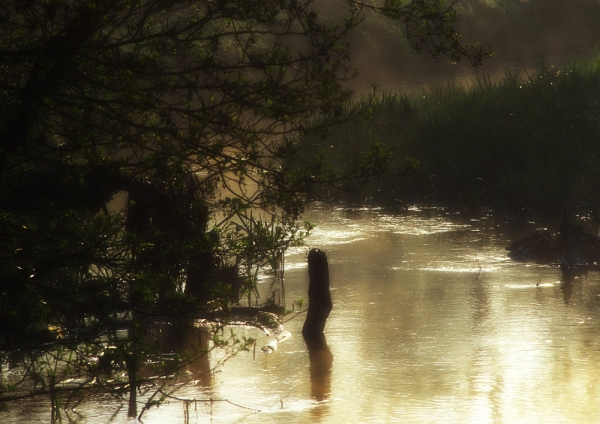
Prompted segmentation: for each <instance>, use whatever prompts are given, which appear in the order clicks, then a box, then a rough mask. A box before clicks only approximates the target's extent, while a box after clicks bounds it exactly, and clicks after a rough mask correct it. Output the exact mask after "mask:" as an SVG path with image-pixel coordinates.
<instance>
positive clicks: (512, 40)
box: [322, 0, 600, 92]
mask: <svg viewBox="0 0 600 424" xmlns="http://www.w3.org/2000/svg"><path fill="white" fill-rule="evenodd" d="M336 3H337V2H336V1H335V0H333V1H330V2H327V3H325V4H324V6H322V7H323V10H322V11H323V12H324V13H326V14H332V13H333V14H335V13H336V9H337V8H338V7H340V6H339V4H336ZM457 4H458V8H457V10H458V11H459V16H460V22H459V24H458V27H459V29H460V31H461V33H462V34H463V42H464V43H467V44H468V43H475V42H479V43H481V44H483V45H485V46H491V47H492V51H493V52H494V57H493V58H490V59H488V60H486V61H485V62H484V65H483V67H482V68H481V69H480V70H479V71H478V72H485V73H486V74H488V75H491V76H495V75H498V74H503V73H504V72H505V70H506V69H507V68H511V67H519V68H534V67H535V66H536V65H541V64H542V63H543V64H545V65H557V66H562V65H563V64H565V62H568V61H570V60H573V59H585V58H589V57H592V56H595V55H596V54H597V53H598V40H600V1H598V0H502V1H497V2H496V1H490V0H460V1H458V2H457ZM338 13H339V9H338ZM402 34H403V27H402V24H401V23H398V22H393V21H391V20H389V19H387V18H385V17H381V16H377V15H375V14H369V15H368V16H367V18H366V20H365V22H363V24H362V25H359V27H358V28H357V29H356V30H355V31H354V32H353V34H352V35H351V37H350V40H351V49H352V61H353V63H354V64H357V65H358V70H359V76H358V77H357V78H356V79H354V80H352V81H351V82H350V83H348V87H349V88H351V89H353V90H355V91H357V92H364V91H366V90H369V88H370V85H371V84H372V83H374V82H376V83H377V84H379V85H380V86H381V87H382V88H399V87H401V86H406V85H413V84H421V83H424V82H428V81H431V80H434V79H448V78H470V77H473V76H475V72H476V71H475V70H473V69H472V68H471V67H470V65H469V63H468V61H466V60H463V61H461V62H459V63H451V62H450V61H449V60H448V59H447V58H445V57H441V58H440V60H439V62H436V61H435V60H434V59H432V58H431V57H430V56H429V55H428V54H427V53H426V52H422V53H420V54H419V53H415V51H414V50H412V49H411V48H410V46H409V45H408V42H407V41H406V40H405V39H404V38H403V36H402Z"/></svg>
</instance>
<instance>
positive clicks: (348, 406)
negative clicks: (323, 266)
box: [0, 209, 600, 423]
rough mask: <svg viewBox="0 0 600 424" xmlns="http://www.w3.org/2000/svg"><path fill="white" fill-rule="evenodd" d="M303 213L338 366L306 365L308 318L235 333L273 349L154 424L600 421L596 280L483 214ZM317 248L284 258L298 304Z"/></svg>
mask: <svg viewBox="0 0 600 424" xmlns="http://www.w3.org/2000/svg"><path fill="white" fill-rule="evenodd" d="M307 218H309V219H310V220H311V221H312V222H314V223H315V224H316V225H317V227H316V229H315V230H314V234H313V236H311V237H310V238H309V244H310V247H318V248H321V249H323V250H325V251H326V253H327V255H328V257H329V263H330V273H331V285H332V289H331V290H332V291H331V293H332V298H333V303H334V309H333V311H332V313H331V315H330V318H329V320H328V322H327V326H326V338H327V343H328V348H329V351H330V353H331V356H332V357H333V361H330V359H331V356H327V355H325V357H321V358H312V363H311V359H310V358H309V355H308V351H307V348H306V344H305V343H304V340H303V338H302V336H301V333H300V332H301V328H302V324H303V321H304V315H302V314H301V315H298V316H297V317H295V318H292V319H291V320H290V321H288V322H286V323H285V330H286V331H287V332H288V333H289V334H288V333H285V336H287V338H286V337H282V338H283V339H285V340H283V341H280V342H279V343H277V344H275V343H273V338H274V336H271V337H266V336H265V335H261V334H260V333H258V332H257V331H256V330H252V329H246V328H236V329H235V331H236V332H238V333H239V335H241V336H243V335H250V336H253V337H258V345H257V346H258V347H261V346H265V345H267V344H268V343H271V346H272V347H275V348H276V350H274V351H273V352H272V353H269V354H266V353H263V352H262V351H261V350H260V349H258V348H257V351H256V352H252V351H250V352H242V353H240V354H238V355H237V356H235V357H234V358H233V359H230V360H229V361H227V362H225V363H224V364H223V365H222V366H219V367H218V369H217V372H215V373H214V374H212V375H210V376H208V377H205V378H203V379H201V380H192V381H191V382H190V383H188V384H185V385H183V386H181V388H180V390H179V391H178V392H177V393H176V396H178V397H179V398H185V399H195V400H197V402H191V403H190V402H188V403H183V402H178V401H176V400H172V401H169V402H168V403H167V404H165V405H163V406H161V407H160V408H156V409H152V410H150V411H149V412H148V413H147V414H146V415H145V417H144V419H143V422H144V423H183V422H189V423H233V422H243V423H265V422H274V423H307V422H321V423H342V422H343V423H370V422H373V423H393V422H402V423H526V422H527V423H541V422H543V423H595V422H598V419H599V418H598V417H600V366H598V364H597V361H598V359H599V358H600V278H599V275H598V273H589V274H588V275H586V276H582V277H581V278H578V279H576V280H575V281H574V282H573V283H572V284H570V285H564V284H561V274H560V271H558V270H555V269H552V268H550V267H543V266H528V265H524V264H518V263H514V262H511V261H508V260H507V258H506V251H505V250H504V247H505V246H506V245H507V244H508V242H509V239H510V237H509V236H508V235H506V234H505V232H504V229H503V227H502V226H498V225H497V224H495V223H494V222H493V221H492V220H491V219H486V217H483V218H482V219H478V220H465V219H462V218H461V217H460V216H454V215H451V214H448V213H446V212H444V211H433V212H428V213H425V212H421V211H416V210H413V211H408V212H406V213H402V214H396V215H389V214H386V213H384V212H382V211H378V210H367V209H364V210H352V209H335V210H326V209H316V210H313V211H312V212H311V214H310V216H308V217H307ZM306 253H307V249H301V250H297V251H295V252H289V253H288V256H287V257H286V274H285V284H286V289H287V300H288V306H290V303H291V301H292V300H295V299H298V298H301V297H302V298H305V299H306V297H307V295H306V290H307V287H308V277H307V269H306ZM304 308H306V305H305V306H304ZM224 355H225V352H223V351H220V352H218V353H216V354H214V355H213V356H212V357H211V359H210V361H211V366H215V365H217V363H218V361H219V360H220V359H221V358H223V357H224ZM328 358H329V359H328ZM205 366H206V364H202V365H201V366H200V365H199V367H205ZM192 371H193V370H192ZM207 399H213V401H212V402H206V400H207ZM117 407H118V404H115V403H114V402H108V401H104V402H102V401H101V399H98V402H85V403H84V404H82V405H80V407H79V411H78V413H79V414H81V416H80V417H79V420H80V421H79V422H90V423H95V422H119V423H120V422H126V418H125V417H124V415H125V414H126V408H123V409H122V410H121V411H120V412H119V413H117V414H116V415H115V416H113V415H112V414H114V413H115V411H116V408H117ZM11 415H12V418H15V416H14V413H13V414H11ZM33 415H35V414H30V415H27V414H25V415H22V416H21V417H28V416H31V418H32V422H35V421H34V420H33V418H34V417H33ZM47 416H49V415H47ZM38 417H39V415H38ZM0 418H1V417H0ZM72 418H77V417H76V416H73V415H72ZM13 422H19V421H13ZM21 422H28V421H27V420H25V421H21Z"/></svg>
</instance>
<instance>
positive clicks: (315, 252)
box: [302, 249, 333, 341]
mask: <svg viewBox="0 0 600 424" xmlns="http://www.w3.org/2000/svg"><path fill="white" fill-rule="evenodd" d="M308 278H309V286H308V312H307V315H306V321H305V322H304V327H302V335H303V336H304V339H305V340H307V341H308V339H311V340H315V339H321V338H322V336H323V330H324V329H325V322H326V321H327V318H328V317H329V313H330V312H331V309H333V304H332V303H331V294H330V293H329V265H328V264H327V256H326V255H325V252H323V251H322V250H319V249H312V250H311V251H310V252H309V254H308Z"/></svg>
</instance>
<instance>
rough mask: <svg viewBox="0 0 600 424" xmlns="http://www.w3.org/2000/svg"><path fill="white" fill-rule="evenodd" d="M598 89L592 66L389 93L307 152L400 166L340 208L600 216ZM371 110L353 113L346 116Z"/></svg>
mask: <svg viewBox="0 0 600 424" xmlns="http://www.w3.org/2000/svg"><path fill="white" fill-rule="evenodd" d="M599 81H600V67H599V63H598V62H596V61H592V62H585V63H584V62H576V63H572V64H571V65H565V66H564V67H554V66H547V67H540V68H539V69H538V70H536V71H531V72H529V71H524V70H519V69H513V70H509V71H507V72H506V74H505V75H504V76H503V77H502V78H500V79H498V80H491V79H490V78H487V77H484V76H482V77H479V78H477V79H473V80H471V81H469V82H468V83H460V82H446V83H444V82H439V83H438V82H435V83H431V84H429V85H427V86H424V87H422V88H415V89H406V90H402V91H395V92H390V91H385V92H383V93H381V94H379V95H378V96H377V98H376V101H375V103H374V104H373V106H372V115H371V116H370V117H368V118H366V119H364V120H359V121H354V122H348V123H345V124H341V125H338V126H336V127H335V128H332V129H330V131H329V134H328V138H327V139H326V140H325V142H321V141H320V140H319V139H318V137H313V138H310V139H305V140H304V142H305V143H307V144H309V145H314V144H319V145H323V146H326V147H325V148H324V151H328V152H331V153H332V155H331V157H332V158H333V159H335V160H338V161H339V163H340V164H347V163H352V161H354V162H356V161H359V160H360V159H359V156H358V152H360V151H363V150H364V146H365V145H371V144H376V143H379V146H380V149H382V150H383V151H385V152H387V154H388V155H389V156H390V157H391V158H393V159H392V160H391V161H390V162H388V166H389V168H388V171H389V174H388V175H385V176H382V177H381V178H380V179H377V180H373V181H371V182H369V183H368V184H367V186H364V187H361V188H359V187H355V188H356V190H355V195H351V196H348V195H343V196H342V197H337V198H338V199H340V198H343V199H346V200H348V201H352V202H367V203H371V204H379V205H387V206H395V207H402V206H403V205H409V204H411V203H421V204H432V205H434V204H437V205H440V204H443V205H450V206H453V207H456V208H460V209H471V210H479V209H480V208H486V209H488V208H491V209H492V210H495V211H496V212H499V213H509V214H512V215H515V216H518V217H521V218H528V219H532V218H540V217H549V216H558V215H560V212H561V210H562V209H564V208H567V209H570V210H571V211H576V210H580V211H584V210H586V211H597V210H598V207H599V206H600V204H599V202H600V166H599V165H600V159H599V155H600V144H598V131H599V129H600V127H599V125H600V121H599V120H600V103H599V102H598V96H599V94H600V82H599ZM364 101H365V100H364V99H358V100H356V101H355V102H350V103H348V104H347V111H348V113H349V114H352V113H354V109H355V108H358V109H361V108H362V106H363V102H364ZM333 197H334V198H336V197H335V195H334V196H333Z"/></svg>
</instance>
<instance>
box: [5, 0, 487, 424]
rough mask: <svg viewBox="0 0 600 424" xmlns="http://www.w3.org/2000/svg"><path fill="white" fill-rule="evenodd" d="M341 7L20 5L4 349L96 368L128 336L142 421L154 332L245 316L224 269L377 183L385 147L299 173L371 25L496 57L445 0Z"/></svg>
mask: <svg viewBox="0 0 600 424" xmlns="http://www.w3.org/2000/svg"><path fill="white" fill-rule="evenodd" d="M329 3H330V4H328V6H329V7H332V4H335V7H336V14H335V15H326V16H321V15H320V14H319V13H318V12H319V10H320V7H322V3H319V2H312V1H308V2H307V1H297V0H266V1H264V0H263V1H256V0H226V1H220V0H219V1H216V0H205V1H181V0H138V1H132V0H116V1H103V0H98V1H87V0H86V1H83V0H27V1H22V0H8V1H5V2H2V4H1V5H0V95H1V98H2V101H0V199H1V201H0V228H1V230H0V231H1V232H2V245H1V246H0V310H1V311H2V312H1V313H0V327H1V328H0V329H1V334H0V349H1V350H3V351H4V352H9V351H16V350H20V349H23V348H35V349H38V350H40V349H41V350H43V351H46V352H49V351H52V350H53V349H57V347H58V346H62V347H64V346H67V347H68V346H71V347H73V346H81V343H84V344H85V345H86V346H92V347H93V349H92V350H93V351H94V352H95V353H94V352H92V353H90V355H91V356H93V355H94V354H97V355H100V354H103V352H104V351H103V349H104V347H105V346H106V340H110V341H111V343H113V345H114V346H116V347H117V350H118V352H120V353H119V354H118V355H116V356H115V358H117V362H118V361H121V362H122V363H123V364H124V365H123V366H124V367H125V368H126V369H127V372H128V375H129V380H128V381H127V382H125V383H123V384H124V386H123V387H125V386H127V385H128V387H129V393H130V396H131V397H133V399H134V400H133V404H130V414H131V415H133V414H135V410H136V408H135V389H136V387H137V386H139V384H140V380H139V372H138V369H139V360H140V358H141V357H142V356H143V355H144V352H147V351H148V346H149V345H148V344H147V343H146V342H145V341H144V338H143V329H142V327H143V324H144V323H145V322H148V321H152V320H156V319H157V318H158V317H165V316H170V317H171V318H173V317H178V318H182V319H183V321H185V322H189V318H191V317H192V316H194V314H196V313H198V311H201V310H202V309H205V310H206V309H210V308H214V307H216V305H226V304H227V303H228V302H229V301H230V300H231V299H232V297H233V298H235V295H236V293H233V291H234V289H233V286H234V284H217V283H219V282H222V283H225V282H224V281H217V280H215V278H218V277H215V273H214V271H215V270H218V269H220V268H223V267H224V266H225V265H229V266H232V265H237V266H240V265H241V266H248V264H249V263H252V264H258V265H265V264H269V263H271V262H272V254H273V252H276V251H278V250H281V249H282V248H284V247H285V246H286V245H288V244H289V243H293V242H294V239H295V237H296V236H297V234H298V231H299V228H300V227H299V226H298V224H296V219H297V218H298V217H299V215H300V214H301V213H302V211H303V210H304V208H305V207H306V205H307V204H309V203H310V202H311V201H313V200H314V199H315V196H316V188H317V187H318V186H319V185H320V184H323V183H326V182H332V181H337V180H339V179H340V178H353V176H354V175H358V176H359V178H361V179H362V178H364V177H365V175H367V174H372V173H376V172H377V171H378V168H379V166H375V165H373V163H378V157H379V156H381V155H379V153H377V152H378V150H374V151H373V152H370V154H371V156H367V157H370V158H372V159H373V161H371V160H369V161H359V162H358V165H357V169H356V170H353V171H352V172H350V173H347V174H344V175H341V174H340V173H339V172H337V171H336V170H335V169H333V168H332V167H331V166H329V165H328V164H327V163H325V162H324V161H323V158H322V156H321V155H319V152H314V154H311V155H305V154H304V155H303V156H302V157H303V158H305V160H304V161H301V162H299V161H297V160H296V159H297V157H298V153H299V152H298V149H299V148H300V146H299V145H298V144H297V143H296V136H297V134H298V133H299V132H301V131H304V130H305V129H306V128H305V124H306V122H308V121H309V120H311V119H314V118H315V117H319V118H320V122H322V124H321V125H322V126H327V125H331V124H332V123H334V122H336V121H337V120H339V119H340V116H341V111H342V108H343V106H344V104H345V102H346V101H347V100H348V99H349V96H350V93H349V92H347V91H344V90H343V89H342V87H341V84H340V83H341V82H342V81H344V80H346V79H349V78H351V77H352V76H353V75H354V74H355V71H354V68H353V67H352V62H351V61H350V55H349V51H348V44H347V42H346V41H345V38H346V36H347V34H348V33H349V32H350V31H351V30H352V29H353V28H354V27H356V25H358V24H359V23H360V21H361V19H362V17H363V16H364V13H367V12H369V11H370V12H377V13H381V14H383V15H385V16H388V17H390V18H392V19H397V20H400V21H401V22H403V23H404V24H405V27H406V31H405V36H406V37H407V38H408V39H409V41H410V42H411V45H412V46H413V47H414V48H415V49H417V50H419V49H426V50H427V51H429V52H430V53H431V54H433V55H434V56H438V55H442V54H443V55H447V56H449V57H451V58H452V59H458V58H459V57H460V56H466V57H467V58H468V59H469V60H470V61H471V62H472V63H473V64H478V63H479V62H480V61H481V59H482V58H483V57H485V56H486V54H487V52H486V50H485V49H482V48H480V47H479V46H476V45H474V46H465V45H463V44H461V42H460V37H459V36H458V35H457V33H456V31H455V30H454V28H453V25H454V23H455V20H456V15H455V14H454V12H453V9H452V5H446V4H445V3H444V2H441V1H439V0H419V1H412V2H409V3H404V2H400V1H392V0H386V1H384V2H381V3H365V2H359V1H353V0H344V1H338V2H329ZM367 153H369V152H367ZM119 192H120V193H122V194H123V196H124V198H126V199H127V200H126V203H125V205H124V208H123V209H122V210H121V208H118V209H116V210H115V209H114V207H113V206H114V203H112V204H111V203H109V202H110V200H111V198H113V197H114V196H115V195H116V194H117V193H119ZM111 207H112V208H111ZM251 209H254V210H261V211H264V212H265V213H269V214H271V215H272V216H273V217H277V221H276V222H277V224H275V221H271V227H270V228H271V229H272V231H271V236H269V237H267V236H264V235H263V236H261V237H256V236H255V235H253V234H252V229H257V228H259V229H261V231H263V230H264V229H265V228H267V227H268V225H263V224H261V225H250V224H249V223H252V222H254V221H255V220H256V215H254V216H253V215H252V214H250V213H249V211H250V210H251ZM253 220H254V221H253ZM255 224H256V223H255ZM257 258H258V259H257ZM244 261H246V262H244ZM186 284H187V285H186ZM184 286H185V287H187V288H189V287H192V286H194V288H195V289H194V290H188V292H187V293H186V291H185V290H184ZM243 289H244V287H242V288H239V287H238V288H237V289H236V290H238V291H239V290H243ZM246 289H247V287H246ZM215 302H216V303H215ZM122 322H126V323H127V326H128V327H127V328H128V329H129V330H128V331H129V333H128V334H129V336H128V337H126V338H119V337H117V330H116V328H118V326H119V325H121V324H119V323H122ZM49 325H51V327H49ZM57 326H58V327H57ZM56 328H63V329H64V331H63V330H61V331H58V330H56ZM57 331H58V332H57ZM99 340H103V341H102V343H100V342H99ZM34 357H35V355H30V356H29V359H30V360H31V361H32V363H33V362H35V361H34V360H33V359H32V358H34ZM84 363H85V361H83V362H82V364H84ZM81 367H82V368H81V369H80V371H81V372H82V373H84V374H85V373H88V374H89V372H88V371H89V369H88V368H89V367H88V366H87V365H81ZM97 381H99V380H97ZM8 390H9V387H8V386H2V387H0V392H2V393H0V395H2V396H4V398H3V399H11V395H9V394H8ZM11 390H12V388H11ZM31 390H33V391H34V392H35V387H33V388H32V389H31Z"/></svg>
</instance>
